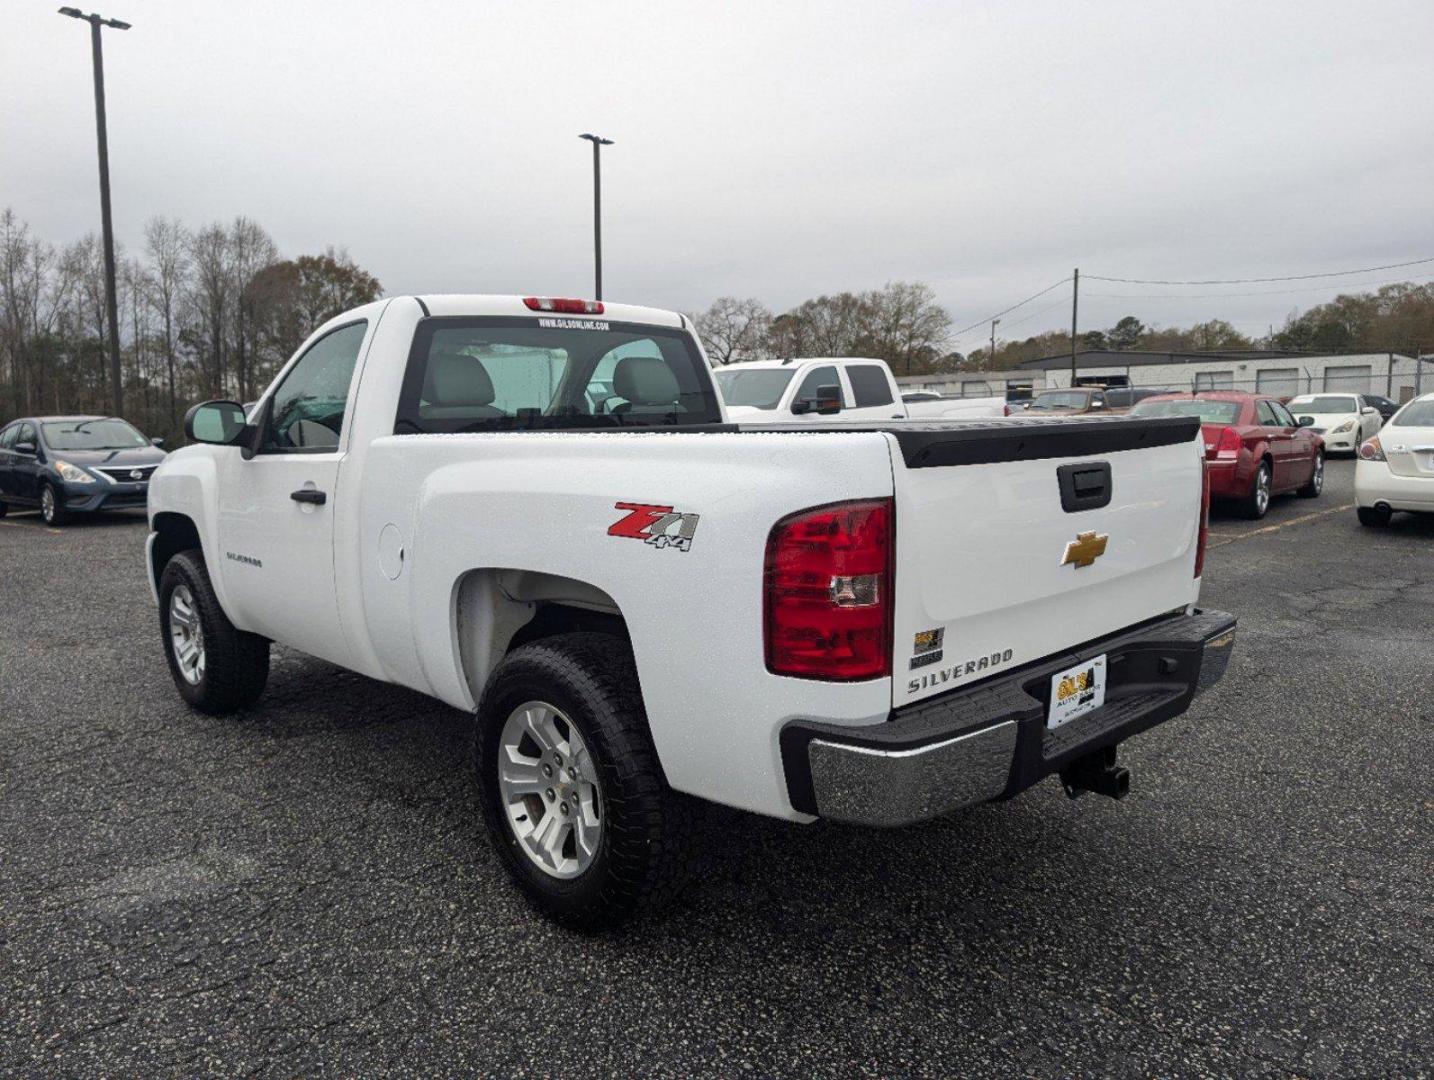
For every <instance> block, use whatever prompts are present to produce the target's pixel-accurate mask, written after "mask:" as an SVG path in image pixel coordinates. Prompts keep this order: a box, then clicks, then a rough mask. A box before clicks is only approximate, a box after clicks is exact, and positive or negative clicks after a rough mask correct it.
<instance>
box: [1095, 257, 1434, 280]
mask: <svg viewBox="0 0 1434 1080" xmlns="http://www.w3.org/2000/svg"><path fill="white" fill-rule="evenodd" d="M1431 262H1434V255H1431V256H1430V257H1429V258H1427V259H1410V260H1409V261H1408V262H1399V263H1389V264H1387V265H1385V266H1370V267H1366V268H1365V269H1363V270H1331V271H1328V272H1326V273H1322V274H1288V275H1286V276H1284V277H1256V278H1207V279H1205V280H1201V281H1167V280H1161V279H1158V278H1121V277H1102V276H1100V275H1099V274H1089V275H1087V276H1088V277H1089V278H1090V279H1091V280H1093V281H1118V282H1121V283H1123V284H1126V285H1256V284H1259V283H1261V282H1269V281H1309V280H1311V279H1313V278H1331V277H1349V276H1350V275H1351V274H1372V273H1374V272H1376V271H1378V270H1398V269H1399V268H1400V267H1402V266H1419V265H1421V264H1423V263H1431Z"/></svg>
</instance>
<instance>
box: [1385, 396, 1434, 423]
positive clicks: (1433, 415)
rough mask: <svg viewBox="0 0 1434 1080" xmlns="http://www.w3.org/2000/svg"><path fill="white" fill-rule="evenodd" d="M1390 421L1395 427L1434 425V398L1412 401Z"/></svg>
mask: <svg viewBox="0 0 1434 1080" xmlns="http://www.w3.org/2000/svg"><path fill="white" fill-rule="evenodd" d="M1389 422H1390V424H1392V425H1393V426H1394V427H1434V400H1430V401H1415V402H1411V403H1410V404H1408V405H1406V406H1405V407H1404V411H1403V412H1401V413H1399V414H1398V415H1396V416H1395V417H1394V419H1393V420H1391V421H1389Z"/></svg>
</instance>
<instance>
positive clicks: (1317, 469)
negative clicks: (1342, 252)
mask: <svg viewBox="0 0 1434 1080" xmlns="http://www.w3.org/2000/svg"><path fill="white" fill-rule="evenodd" d="M1323 490H1324V455H1323V454H1319V453H1317V454H1315V460H1314V474H1313V475H1312V476H1311V477H1310V482H1309V483H1308V484H1306V485H1305V486H1304V487H1302V488H1300V491H1299V493H1300V495H1302V496H1303V497H1304V498H1306V499H1317V498H1319V493H1320V492H1321V491H1323Z"/></svg>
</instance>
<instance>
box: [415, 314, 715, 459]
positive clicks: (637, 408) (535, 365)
mask: <svg viewBox="0 0 1434 1080" xmlns="http://www.w3.org/2000/svg"><path fill="white" fill-rule="evenodd" d="M707 375H708V370H707V365H706V364H705V363H704V362H703V360H702V356H701V354H700V353H699V352H698V351H697V347H696V345H695V344H694V342H693V340H692V335H691V334H688V333H686V332H684V331H682V330H679V329H677V328H676V327H663V326H648V325H645V324H641V323H619V322H608V321H605V320H601V319H557V318H537V319H528V318H511V317H501V318H436V319H425V320H424V321H423V322H422V323H421V324H420V325H419V328H418V330H417V331H416V332H415V334H414V342H413V349H412V352H411V353H410V359H409V363H408V370H407V371H406V372H405V374H404V380H403V391H402V393H401V395H400V397H399V403H398V418H397V420H396V422H395V425H394V431H395V433H396V434H399V435H406V434H412V433H415V432H421V433H431V434H455V433H458V432H467V431H514V430H523V431H555V430H564V429H569V430H572V429H578V430H581V429H585V428H586V429H592V428H616V427H670V426H673V425H678V424H681V425H690V424H715V423H718V422H719V421H720V419H721V414H720V413H719V412H718V409H717V397H716V395H715V394H714V393H713V392H712V385H711V383H710V382H709V381H708V378H707Z"/></svg>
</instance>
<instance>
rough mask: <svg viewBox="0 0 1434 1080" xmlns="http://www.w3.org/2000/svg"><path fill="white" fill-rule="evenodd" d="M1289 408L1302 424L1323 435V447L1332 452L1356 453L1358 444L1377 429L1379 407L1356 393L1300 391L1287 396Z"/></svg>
mask: <svg viewBox="0 0 1434 1080" xmlns="http://www.w3.org/2000/svg"><path fill="white" fill-rule="evenodd" d="M1288 407H1289V410H1290V412H1292V413H1294V414H1295V419H1296V420H1298V421H1299V422H1300V424H1301V425H1303V426H1306V427H1310V428H1311V429H1312V430H1313V431H1314V432H1315V433H1316V434H1318V435H1323V436H1324V446H1325V449H1326V450H1329V451H1331V452H1335V453H1337V452H1339V451H1344V452H1345V453H1347V454H1353V453H1356V452H1357V451H1358V450H1359V444H1360V443H1362V442H1364V440H1365V439H1367V438H1369V437H1370V436H1371V435H1373V434H1374V433H1375V432H1377V431H1378V430H1379V425H1380V418H1379V410H1378V409H1376V408H1375V407H1374V406H1373V405H1365V404H1364V402H1363V401H1362V400H1360V397H1359V395H1358V394H1301V395H1300V396H1299V397H1297V398H1292V399H1290V403H1289V406H1288ZM1305 417H1309V420H1308V421H1306V420H1305Z"/></svg>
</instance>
